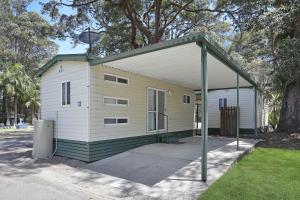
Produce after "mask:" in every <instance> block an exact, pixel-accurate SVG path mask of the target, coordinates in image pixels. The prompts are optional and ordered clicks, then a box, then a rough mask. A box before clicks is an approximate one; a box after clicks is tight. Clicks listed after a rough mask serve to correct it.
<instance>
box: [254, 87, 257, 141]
mask: <svg viewBox="0 0 300 200" xmlns="http://www.w3.org/2000/svg"><path fill="white" fill-rule="evenodd" d="M254 134H255V139H256V138H257V88H256V86H255V87H254Z"/></svg>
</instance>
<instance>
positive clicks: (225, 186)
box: [200, 148, 300, 200]
mask: <svg viewBox="0 0 300 200" xmlns="http://www.w3.org/2000/svg"><path fill="white" fill-rule="evenodd" d="M200 199H201V200H219V199H222V200H226V199H228V200H229V199H230V200H235V199H236V200H263V199H265V200H279V199H280V200H281V199H282V200H292V199H293V200H300V151H299V150H284V149H272V148H257V149H255V150H254V151H253V152H252V153H251V154H249V155H248V156H246V157H245V158H244V159H243V160H241V161H240V162H239V163H238V164H237V165H235V166H234V167H233V168H232V169H231V170H229V171H228V173H226V174H225V175H224V176H223V177H221V178H220V179H219V180H217V181H216V182H215V183H214V184H212V186H211V187H210V188H209V189H208V190H207V191H206V192H205V193H204V194H203V195H202V196H201V198H200Z"/></svg>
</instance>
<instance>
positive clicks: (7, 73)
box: [0, 64, 32, 126]
mask: <svg viewBox="0 0 300 200" xmlns="http://www.w3.org/2000/svg"><path fill="white" fill-rule="evenodd" d="M0 85H1V86H2V89H3V94H4V95H5V108H6V109H5V110H6V118H7V119H6V120H7V122H6V125H10V122H9V118H10V112H9V101H10V100H13V101H14V106H13V107H14V126H16V124H17V119H18V103H19V100H20V99H21V98H24V96H26V94H27V93H28V92H29V91H30V88H31V87H32V80H31V78H30V77H29V76H28V75H27V73H26V71H25V69H24V67H23V66H22V65H20V64H13V65H10V64H5V65H4V66H3V71H2V74H1V76H0Z"/></svg>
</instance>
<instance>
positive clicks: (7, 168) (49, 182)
mask: <svg viewBox="0 0 300 200" xmlns="http://www.w3.org/2000/svg"><path fill="white" fill-rule="evenodd" d="M208 141H209V142H208V143H209V147H208V149H209V152H208V181H207V183H203V182H202V181H201V148H200V147H201V146H200V138H199V137H192V138H185V139H182V140H180V144H153V145H146V146H143V147H139V148H136V149H132V150H130V151H127V152H125V153H122V154H119V155H116V156H113V157H110V158H107V159H104V160H102V161H98V162H95V163H92V164H86V163H83V162H79V161H76V160H71V159H66V158H61V157H54V158H51V159H48V160H33V159H32V158H31V148H32V139H31V136H30V135H29V136H28V135H26V136H25V135H23V136H17V135H15V136H10V137H9V138H6V139H5V138H2V139H1V137H0V191H1V192H0V199H5V200H19V199H22V200H27V199H30V200H31V199H39V200H40V199H41V200H54V199H55V200H60V199H62V200H69V199H72V200H77V199H78V200H79V199H80V200H81V199H83V200H88V199H100V200H102V199H105V200H110V199H124V200H127V199H128V200H129V199H133V200H144V199H147V200H158V199H159V200H161V199H163V200H164V199H165V200H171V199H172V200H174V199H175V200H176V199H178V200H182V199H185V200H189V199H191V200H192V199H197V198H198V197H199V195H200V194H201V193H202V192H203V191H205V190H206V189H207V188H208V187H209V185H211V184H212V183H213V182H214V181H215V180H217V179H218V178H219V177H220V176H222V175H223V174H224V173H225V172H226V171H227V170H228V169H229V168H230V167H231V165H232V164H233V163H234V162H236V160H237V159H238V158H239V157H240V156H241V155H242V154H244V152H246V151H248V150H249V149H251V148H252V147H253V146H254V144H255V143H256V142H257V141H255V140H245V139H241V142H240V144H241V148H240V150H239V151H237V150H236V143H235V142H234V139H233V138H232V139H228V138H219V137H209V138H208Z"/></svg>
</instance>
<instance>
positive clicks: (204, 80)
mask: <svg viewBox="0 0 300 200" xmlns="http://www.w3.org/2000/svg"><path fill="white" fill-rule="evenodd" d="M201 106H202V108H201V109H202V111H201V114H202V125H201V126H202V127H201V132H202V134H201V135H202V136H201V138H202V140H201V146H202V158H201V179H202V181H204V182H206V180H207V132H208V119H207V49H206V44H202V45H201Z"/></svg>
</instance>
